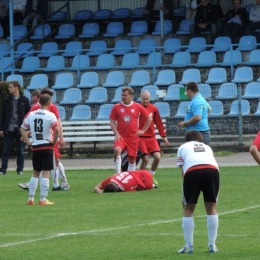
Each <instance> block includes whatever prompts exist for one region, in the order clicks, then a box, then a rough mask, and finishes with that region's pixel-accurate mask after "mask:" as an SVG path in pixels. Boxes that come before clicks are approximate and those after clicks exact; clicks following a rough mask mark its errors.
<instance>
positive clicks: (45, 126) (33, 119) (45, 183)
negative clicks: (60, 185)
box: [20, 94, 59, 205]
mask: <svg viewBox="0 0 260 260" xmlns="http://www.w3.org/2000/svg"><path fill="white" fill-rule="evenodd" d="M50 103H51V97H50V96H49V95H47V94H43V95H41V97H40V104H41V108H40V109H38V110H37V111H35V112H31V113H30V115H29V116H28V117H27V118H26V119H25V121H24V122H23V124H22V126H21V128H20V131H21V134H22V137H23V139H24V141H25V142H26V144H27V145H28V146H31V145H32V152H33V170H34V173H33V176H32V178H31V180H30V187H29V199H28V205H33V204H34V195H35V192H36V189H37V186H38V179H39V176H40V173H41V171H42V179H41V182H40V200H39V204H40V205H53V204H54V203H53V202H50V201H49V200H47V199H46V198H47V195H48V191H49V176H50V170H52V169H53V145H55V143H56V142H57V140H58V137H59V124H58V121H57V118H56V117H55V115H54V114H53V113H51V112H49V111H48V108H49V105H50ZM27 130H31V136H32V144H31V143H30V141H29V139H28V136H27ZM52 132H54V134H53V135H54V136H53V137H52Z"/></svg>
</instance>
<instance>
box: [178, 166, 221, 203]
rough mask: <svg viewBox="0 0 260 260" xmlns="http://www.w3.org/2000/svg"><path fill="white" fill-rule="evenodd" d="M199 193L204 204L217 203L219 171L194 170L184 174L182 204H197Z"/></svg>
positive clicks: (209, 169) (210, 169)
mask: <svg viewBox="0 0 260 260" xmlns="http://www.w3.org/2000/svg"><path fill="white" fill-rule="evenodd" d="M201 191H202V192H203V197H204V202H214V203H216V202H217V200H218V193H219V171H218V170H217V169H212V168H203V169H195V170H191V171H189V172H187V173H186V174H185V176H184V182H183V191H182V202H183V204H184V205H187V204H197V202H198V198H199V195H200V192H201Z"/></svg>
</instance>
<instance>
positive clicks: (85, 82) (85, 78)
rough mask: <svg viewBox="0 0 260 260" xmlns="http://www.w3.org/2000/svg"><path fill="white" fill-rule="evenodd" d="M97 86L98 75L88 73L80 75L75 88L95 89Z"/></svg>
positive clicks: (91, 72)
mask: <svg viewBox="0 0 260 260" xmlns="http://www.w3.org/2000/svg"><path fill="white" fill-rule="evenodd" d="M98 84H99V80H98V74H97V73H96V72H94V71H89V72H85V73H83V74H82V76H81V79H80V83H79V84H78V85H77V88H94V87H97V86H98Z"/></svg>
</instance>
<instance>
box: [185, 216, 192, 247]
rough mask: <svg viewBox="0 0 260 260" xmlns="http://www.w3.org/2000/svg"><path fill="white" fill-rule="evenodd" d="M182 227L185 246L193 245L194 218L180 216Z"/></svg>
mask: <svg viewBox="0 0 260 260" xmlns="http://www.w3.org/2000/svg"><path fill="white" fill-rule="evenodd" d="M182 229H183V235H184V241H185V243H186V246H187V247H189V246H193V232H194V218H193V217H183V218H182Z"/></svg>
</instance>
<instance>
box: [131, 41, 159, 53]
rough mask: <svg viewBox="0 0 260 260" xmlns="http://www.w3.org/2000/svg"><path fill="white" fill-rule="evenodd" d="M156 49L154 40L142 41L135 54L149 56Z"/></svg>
mask: <svg viewBox="0 0 260 260" xmlns="http://www.w3.org/2000/svg"><path fill="white" fill-rule="evenodd" d="M154 47H156V42H155V40H154V39H142V40H141V41H140V42H139V45H138V49H137V50H136V51H135V52H136V53H138V54H149V53H151V52H153V49H154Z"/></svg>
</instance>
